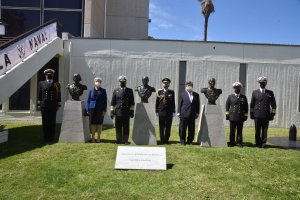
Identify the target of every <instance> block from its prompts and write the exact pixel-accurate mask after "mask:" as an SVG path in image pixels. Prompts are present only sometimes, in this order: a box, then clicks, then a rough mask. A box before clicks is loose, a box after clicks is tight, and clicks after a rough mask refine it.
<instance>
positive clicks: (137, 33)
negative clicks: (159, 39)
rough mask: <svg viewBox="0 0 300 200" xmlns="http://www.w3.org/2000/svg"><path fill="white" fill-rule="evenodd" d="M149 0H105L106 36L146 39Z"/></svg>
mask: <svg viewBox="0 0 300 200" xmlns="http://www.w3.org/2000/svg"><path fill="white" fill-rule="evenodd" d="M148 19H149V0H109V1H107V20H106V24H107V26H106V28H107V29H106V37H105V38H121V39H147V38H148Z"/></svg>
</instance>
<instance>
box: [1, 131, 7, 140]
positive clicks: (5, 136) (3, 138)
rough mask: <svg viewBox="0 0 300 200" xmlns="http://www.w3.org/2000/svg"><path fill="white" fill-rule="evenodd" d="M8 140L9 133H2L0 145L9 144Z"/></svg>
mask: <svg viewBox="0 0 300 200" xmlns="http://www.w3.org/2000/svg"><path fill="white" fill-rule="evenodd" d="M7 140H8V131H1V132H0V143H3V142H7Z"/></svg>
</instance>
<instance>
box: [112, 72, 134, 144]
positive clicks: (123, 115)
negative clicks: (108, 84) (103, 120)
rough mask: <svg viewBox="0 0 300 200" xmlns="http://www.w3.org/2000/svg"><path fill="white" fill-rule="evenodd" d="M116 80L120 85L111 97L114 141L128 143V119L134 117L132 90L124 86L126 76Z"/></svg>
mask: <svg viewBox="0 0 300 200" xmlns="http://www.w3.org/2000/svg"><path fill="white" fill-rule="evenodd" d="M118 80H119V82H120V87H119V88H116V89H115V90H114V91H113V95H112V99H111V118H112V119H113V118H114V116H116V120H115V125H116V143H117V144H128V138H129V120H130V117H131V118H133V117H134V105H135V103H134V96H133V90H132V89H131V88H127V87H126V83H127V79H126V77H125V76H124V75H122V76H120V77H119V78H118Z"/></svg>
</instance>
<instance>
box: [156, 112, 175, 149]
mask: <svg viewBox="0 0 300 200" xmlns="http://www.w3.org/2000/svg"><path fill="white" fill-rule="evenodd" d="M172 121H173V115H167V116H159V135H160V142H161V143H162V144H165V143H168V142H169V138H170V135H171V126H172Z"/></svg>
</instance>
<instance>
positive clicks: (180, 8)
mask: <svg viewBox="0 0 300 200" xmlns="http://www.w3.org/2000/svg"><path fill="white" fill-rule="evenodd" d="M213 2H214V5H215V11H216V12H215V13H213V14H212V15H211V16H210V18H209V24H208V40H209V41H225V42H251V43H252V42H253V43H274V44H300V0H214V1H213ZM150 19H151V23H149V35H150V36H153V37H154V38H156V39H175V40H203V29H204V19H203V16H202V14H201V11H200V3H199V2H198V1H197V0H150Z"/></svg>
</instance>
